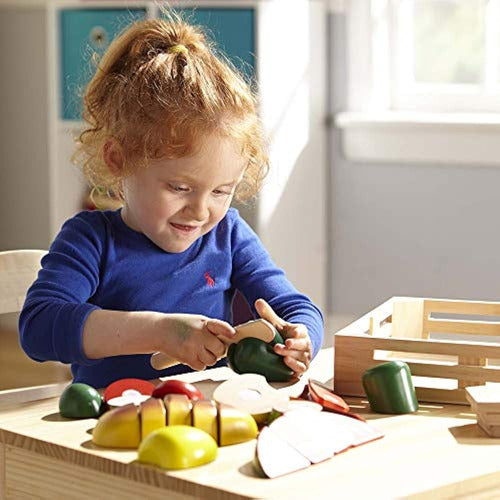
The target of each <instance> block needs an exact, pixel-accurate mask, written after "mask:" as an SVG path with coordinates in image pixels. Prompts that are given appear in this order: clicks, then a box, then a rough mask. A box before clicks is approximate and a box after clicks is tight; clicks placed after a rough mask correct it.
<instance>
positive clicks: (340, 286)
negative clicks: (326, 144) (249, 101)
mask: <svg viewBox="0 0 500 500" xmlns="http://www.w3.org/2000/svg"><path fill="white" fill-rule="evenodd" d="M329 27H330V30H331V40H330V52H331V61H332V67H331V71H330V80H331V84H332V102H331V111H332V112H336V111H340V110H345V105H346V95H345V94H346V80H345V74H346V72H345V52H344V51H345V43H346V38H345V24H344V18H343V16H342V15H341V14H335V15H331V16H330V20H329ZM340 133H341V132H339V131H338V130H336V129H332V130H331V131H330V134H329V140H330V148H331V150H330V156H331V158H330V169H331V170H330V179H329V184H330V188H331V200H330V208H329V215H330V242H329V244H330V261H329V278H328V279H329V284H330V285H329V309H330V310H331V311H332V312H333V313H334V315H337V316H346V315H347V316H349V315H350V316H359V315H361V314H362V313H364V312H366V311H368V310H370V309H372V308H373V307H375V306H376V305H378V304H379V303H381V302H382V301H384V300H386V299H387V298H388V297H391V296H394V295H410V296H411V295H415V296H429V297H445V298H464V299H478V300H479V299H484V300H499V299H500V285H499V283H500V231H499V230H498V226H499V218H500V195H499V186H500V168H495V167H479V166H476V165H467V166H454V165H432V164H431V165H413V164H409V163H395V164H390V165H389V164H375V163H354V162H349V161H346V160H345V159H344V158H343V156H342V151H341V148H340V146H339V144H340V141H339V134H340ZM443 147H444V148H449V147H453V145H452V144H443Z"/></svg>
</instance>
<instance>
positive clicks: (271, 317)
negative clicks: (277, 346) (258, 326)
mask: <svg viewBox="0 0 500 500" xmlns="http://www.w3.org/2000/svg"><path fill="white" fill-rule="evenodd" d="M255 309H256V310H257V313H258V314H259V316H260V317H261V318H262V319H265V320H266V321H269V323H271V325H273V326H274V327H275V328H277V329H278V330H280V331H281V329H282V328H284V327H285V325H286V321H284V320H282V319H281V318H280V317H279V316H278V315H277V314H276V313H275V312H274V310H273V308H272V307H271V306H270V305H269V304H268V303H267V302H266V301H265V300H264V299H257V300H256V301H255Z"/></svg>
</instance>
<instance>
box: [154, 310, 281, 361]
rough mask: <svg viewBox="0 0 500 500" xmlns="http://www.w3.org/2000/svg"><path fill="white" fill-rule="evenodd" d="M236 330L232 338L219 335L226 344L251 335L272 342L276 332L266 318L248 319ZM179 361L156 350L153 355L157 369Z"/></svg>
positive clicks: (234, 342)
mask: <svg viewBox="0 0 500 500" xmlns="http://www.w3.org/2000/svg"><path fill="white" fill-rule="evenodd" d="M235 330H236V334H235V335H234V336H233V337H232V338H228V337H226V336H224V335H218V338H219V339H220V340H221V341H222V342H224V343H225V344H227V345H230V344H236V343H238V342H239V341H240V340H243V339H246V338H250V337H251V338H256V339H259V340H262V341H263V342H272V341H273V340H274V336H275V334H276V330H275V328H274V327H273V325H271V323H269V322H268V321H266V320H265V319H257V320H253V321H248V322H247V323H243V324H241V325H238V326H236V327H235ZM179 363H180V361H178V360H176V359H175V358H172V357H171V356H169V355H168V354H165V353H163V352H156V353H154V354H153V355H152V356H151V366H152V367H153V368H154V369H155V370H164V369H165V368H169V367H170V366H174V365H177V364H179Z"/></svg>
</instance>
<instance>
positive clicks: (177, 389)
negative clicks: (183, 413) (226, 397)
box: [152, 379, 203, 401]
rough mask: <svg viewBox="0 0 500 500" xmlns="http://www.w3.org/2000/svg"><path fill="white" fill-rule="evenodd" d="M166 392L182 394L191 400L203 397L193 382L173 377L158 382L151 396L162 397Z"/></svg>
mask: <svg viewBox="0 0 500 500" xmlns="http://www.w3.org/2000/svg"><path fill="white" fill-rule="evenodd" d="M166 394H184V395H185V396H187V397H188V398H189V399H190V400H191V401H198V400H199V399H203V394H202V393H201V392H200V391H199V390H198V389H197V388H196V387H195V386H194V385H193V384H190V383H189V382H182V381H181V380H175V379H171V380H164V381H163V382H160V383H159V384H158V385H157V386H156V387H155V390H154V391H153V394H152V396H153V397H154V398H163V396H165V395H166Z"/></svg>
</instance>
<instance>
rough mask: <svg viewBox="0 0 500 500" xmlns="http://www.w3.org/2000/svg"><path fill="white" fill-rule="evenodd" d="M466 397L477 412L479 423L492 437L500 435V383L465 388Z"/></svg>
mask: <svg viewBox="0 0 500 500" xmlns="http://www.w3.org/2000/svg"><path fill="white" fill-rule="evenodd" d="M465 397H466V398H467V400H468V401H469V403H470V404H471V408H472V410H473V411H474V412H475V413H476V414H477V424H478V425H479V427H481V429H483V430H484V432H486V434H488V436H490V437H495V438H498V437H500V384H498V383H497V384H493V383H492V384H489V385H478V386H472V387H466V388H465Z"/></svg>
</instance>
